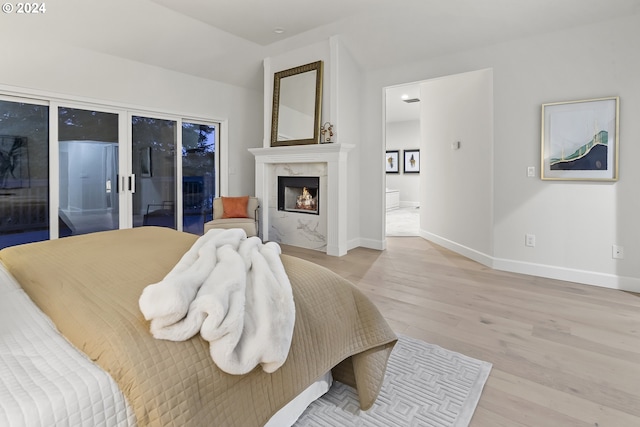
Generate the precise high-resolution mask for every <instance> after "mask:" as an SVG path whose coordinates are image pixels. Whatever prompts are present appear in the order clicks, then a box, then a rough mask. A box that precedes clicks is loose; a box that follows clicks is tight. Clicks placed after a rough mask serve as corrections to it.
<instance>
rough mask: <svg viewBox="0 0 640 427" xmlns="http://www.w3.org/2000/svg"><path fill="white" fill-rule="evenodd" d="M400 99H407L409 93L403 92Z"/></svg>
mask: <svg viewBox="0 0 640 427" xmlns="http://www.w3.org/2000/svg"><path fill="white" fill-rule="evenodd" d="M400 99H409V95H407V94H406V93H405V94H403V95H402V96H401V97H400Z"/></svg>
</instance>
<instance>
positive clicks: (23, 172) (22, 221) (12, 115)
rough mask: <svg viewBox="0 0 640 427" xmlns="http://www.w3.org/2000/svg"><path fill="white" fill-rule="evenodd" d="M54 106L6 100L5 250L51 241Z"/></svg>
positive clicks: (1, 145) (1, 192) (0, 189)
mask: <svg viewBox="0 0 640 427" xmlns="http://www.w3.org/2000/svg"><path fill="white" fill-rule="evenodd" d="M49 213H50V212H49V107H48V106H47V105H46V104H45V103H40V104H39V103H37V102H36V101H33V100H28V102H26V100H25V102H23V101H22V100H19V99H16V98H12V99H10V98H0V248H4V247H7V246H13V245H17V244H20V243H28V242H35V241H39V240H47V239H49V236H50V235H49Z"/></svg>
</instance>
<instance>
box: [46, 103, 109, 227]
mask: <svg viewBox="0 0 640 427" xmlns="http://www.w3.org/2000/svg"><path fill="white" fill-rule="evenodd" d="M119 141H120V137H119V114H117V113H110V112H102V111H95V110H84V109H80V108H69V107H58V153H59V174H60V190H59V211H58V217H59V221H58V224H59V231H58V233H59V236H60V237H66V236H72V235H77V234H86V233H93V232H96V231H106V230H115V229H118V228H120V220H119V216H120V201H119V196H118V174H119V172H118V170H119V167H118V165H119V152H120V150H119V146H118V144H119Z"/></svg>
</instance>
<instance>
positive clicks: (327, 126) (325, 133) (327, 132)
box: [320, 122, 333, 144]
mask: <svg viewBox="0 0 640 427" xmlns="http://www.w3.org/2000/svg"><path fill="white" fill-rule="evenodd" d="M320 134H322V137H323V138H324V142H323V141H320V143H321V144H322V143H324V144H328V143H330V142H333V141H332V140H331V138H333V125H332V124H331V123H329V122H325V123H324V124H323V125H322V127H321V128H320Z"/></svg>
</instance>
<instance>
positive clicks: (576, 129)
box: [541, 97, 619, 181]
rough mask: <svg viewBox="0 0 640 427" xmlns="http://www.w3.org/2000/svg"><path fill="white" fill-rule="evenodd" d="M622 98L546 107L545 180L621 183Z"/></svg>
mask: <svg viewBox="0 0 640 427" xmlns="http://www.w3.org/2000/svg"><path fill="white" fill-rule="evenodd" d="M618 104H619V99H618V97H611V98H598V99H588V100H584V101H570V102H554V103H550V104H543V105H542V154H541V157H542V159H541V171H542V179H555V180H581V181H617V180H618V126H619V123H618V109H619V106H618Z"/></svg>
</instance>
